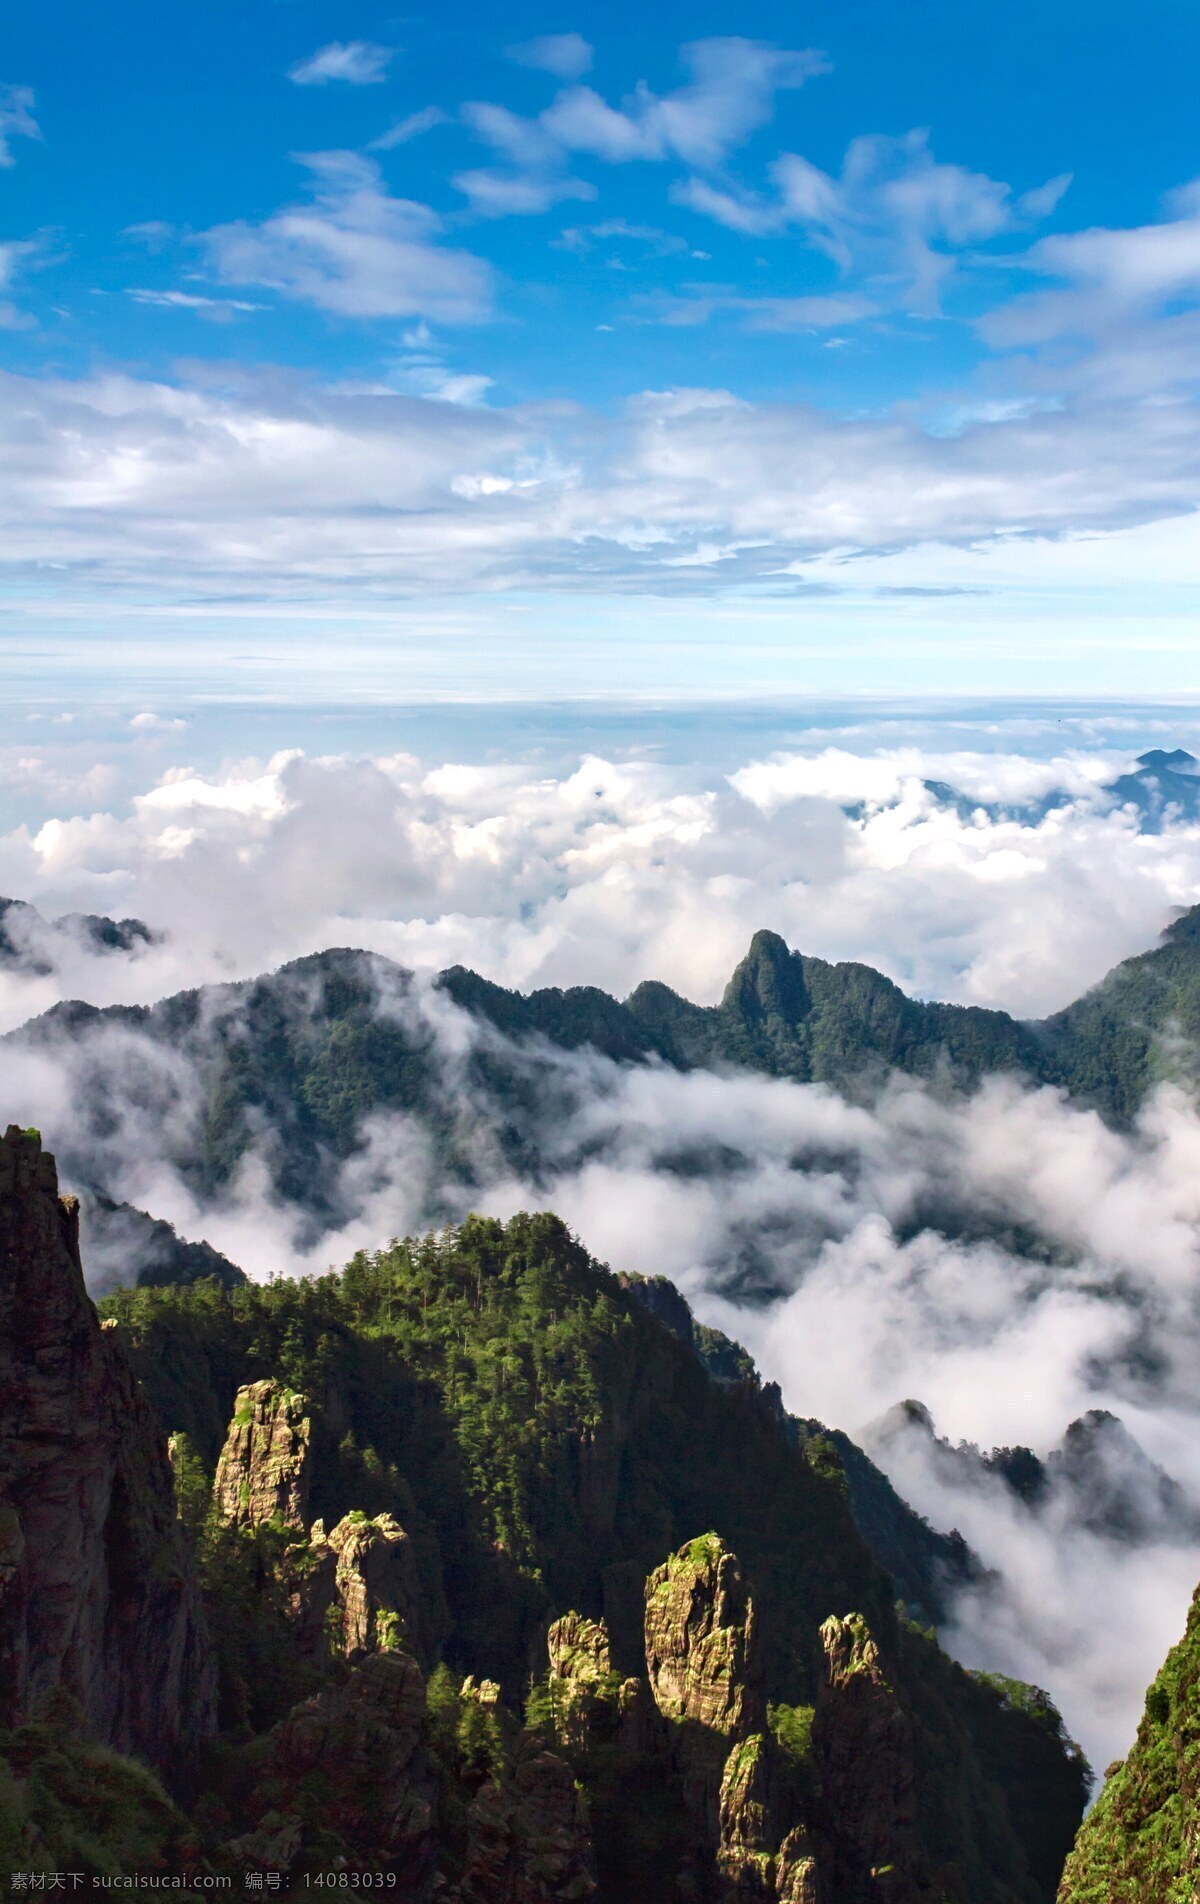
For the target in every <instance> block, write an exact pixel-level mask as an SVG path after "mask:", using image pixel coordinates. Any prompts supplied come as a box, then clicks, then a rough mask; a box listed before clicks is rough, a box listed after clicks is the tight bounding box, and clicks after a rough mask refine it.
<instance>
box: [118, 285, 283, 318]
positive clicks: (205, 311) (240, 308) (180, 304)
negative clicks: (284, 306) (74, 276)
mask: <svg viewBox="0 0 1200 1904" xmlns="http://www.w3.org/2000/svg"><path fill="white" fill-rule="evenodd" d="M125 295H126V296H127V297H131V298H132V299H133V300H134V302H135V303H136V304H156V305H158V306H159V307H160V308H161V309H162V310H166V311H194V312H195V313H196V316H197V317H206V318H208V319H209V320H210V321H211V322H213V323H217V324H223V323H228V322H229V320H230V319H231V318H232V317H235V316H238V315H239V314H241V313H243V312H246V311H261V310H262V309H263V306H262V305H261V304H251V303H249V302H248V301H247V300H246V299H245V298H213V297H203V296H201V295H199V294H198V293H196V292H193V291H154V290H145V289H141V288H138V287H134V286H131V287H130V288H129V289H128V290H127V291H126V293H125Z"/></svg>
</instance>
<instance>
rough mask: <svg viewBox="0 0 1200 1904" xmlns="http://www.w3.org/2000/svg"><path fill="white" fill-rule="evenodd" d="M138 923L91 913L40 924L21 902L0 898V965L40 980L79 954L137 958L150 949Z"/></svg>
mask: <svg viewBox="0 0 1200 1904" xmlns="http://www.w3.org/2000/svg"><path fill="white" fill-rule="evenodd" d="M154 937H155V935H154V933H152V932H151V930H150V928H149V926H147V925H144V924H143V922H142V921H141V920H140V919H106V918H104V917H102V916H101V915H99V914H96V913H92V912H68V913H63V914H62V915H61V916H60V917H59V918H57V919H45V918H43V917H42V914H41V913H40V912H39V911H38V909H37V907H36V906H31V905H29V904H28V903H27V902H26V901H25V900H23V899H0V966H3V967H6V968H7V969H8V970H10V971H13V972H24V973H28V974H29V975H30V976H31V977H38V978H44V977H47V976H49V975H50V974H51V973H53V972H57V971H59V970H61V969H62V967H63V966H64V964H69V963H70V959H71V954H72V953H73V954H74V955H75V960H76V962H78V961H79V958H80V955H84V956H91V957H95V956H97V955H99V956H100V957H104V956H105V955H110V954H114V953H116V954H120V953H126V954H129V953H136V952H138V951H139V950H141V949H142V948H143V947H144V946H148V945H151V944H153V942H154Z"/></svg>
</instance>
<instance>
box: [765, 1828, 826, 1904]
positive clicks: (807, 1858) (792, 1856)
mask: <svg viewBox="0 0 1200 1904" xmlns="http://www.w3.org/2000/svg"><path fill="white" fill-rule="evenodd" d="M775 1895H776V1897H777V1898H778V1900H779V1904H825V1899H824V1893H823V1892H822V1890H821V1888H820V1884H819V1880H818V1872H817V1855H816V1851H815V1849H814V1847H813V1842H812V1839H811V1838H810V1836H809V1834H808V1832H807V1831H806V1830H805V1829H804V1827H803V1826H802V1825H797V1826H796V1827H795V1829H794V1830H792V1831H789V1832H788V1835H787V1837H786V1838H785V1839H784V1841H783V1843H782V1844H781V1845H780V1847H779V1856H778V1859H777V1860H776V1866H775Z"/></svg>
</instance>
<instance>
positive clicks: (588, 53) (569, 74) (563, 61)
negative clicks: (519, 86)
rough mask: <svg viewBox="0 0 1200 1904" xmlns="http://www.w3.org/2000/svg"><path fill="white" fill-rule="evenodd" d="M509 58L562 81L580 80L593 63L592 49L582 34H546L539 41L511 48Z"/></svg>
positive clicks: (528, 41) (529, 41)
mask: <svg viewBox="0 0 1200 1904" xmlns="http://www.w3.org/2000/svg"><path fill="white" fill-rule="evenodd" d="M508 57H509V59H511V60H515V61H516V62H517V64H518V66H533V67H536V68H537V69H538V71H539V72H543V73H553V74H554V75H555V77H556V78H558V79H579V78H580V76H581V75H582V74H584V73H586V72H587V70H588V68H589V67H590V66H591V63H592V49H591V47H590V46H589V45H588V43H587V41H586V40H585V39H584V37H583V35H582V34H581V33H543V34H542V35H541V37H540V38H539V39H536V40H526V41H524V43H523V44H522V45H520V46H510V47H509V49H508Z"/></svg>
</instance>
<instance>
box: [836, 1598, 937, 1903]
mask: <svg viewBox="0 0 1200 1904" xmlns="http://www.w3.org/2000/svg"><path fill="white" fill-rule="evenodd" d="M821 1650H822V1655H823V1663H824V1671H823V1675H822V1678H821V1681H820V1685H819V1688H818V1701H817V1716H816V1721H815V1724H814V1728H813V1742H814V1747H815V1752H816V1759H817V1765H818V1769H819V1775H820V1779H821V1784H822V1787H823V1789H824V1791H825V1792H827V1793H829V1794H832V1795H833V1798H834V1803H833V1804H832V1805H831V1806H830V1807H829V1817H828V1820H827V1825H828V1831H827V1836H828V1840H829V1865H830V1869H829V1877H830V1888H831V1891H832V1894H833V1896H834V1897H836V1898H843V1897H844V1898H846V1899H852V1898H859V1897H864V1898H865V1897H871V1898H873V1899H876V1898H877V1899H879V1900H880V1904H909V1900H910V1899H913V1898H915V1897H916V1896H917V1895H918V1894H920V1890H921V1887H920V1881H919V1876H918V1866H919V1863H920V1860H919V1857H918V1853H917V1846H916V1797H915V1790H914V1784H913V1764H914V1739H913V1730H912V1724H911V1721H910V1719H909V1716H908V1714H907V1712H906V1711H905V1708H904V1706H903V1703H902V1701H901V1699H900V1696H899V1694H898V1693H897V1692H896V1690H895V1688H894V1687H893V1686H892V1684H891V1682H890V1680H889V1678H888V1675H887V1672H886V1670H885V1667H884V1662H883V1658H882V1655H881V1654H880V1651H879V1648H878V1646H877V1645H876V1642H875V1639H874V1637H873V1636H872V1633H871V1630H870V1628H869V1627H868V1625H867V1622H866V1620H865V1619H864V1618H863V1617H862V1615H861V1614H859V1613H849V1614H847V1615H846V1616H845V1617H844V1618H838V1617H837V1616H836V1615H835V1616H833V1617H832V1618H830V1619H828V1620H826V1621H825V1623H824V1625H823V1626H822V1628H821Z"/></svg>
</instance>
